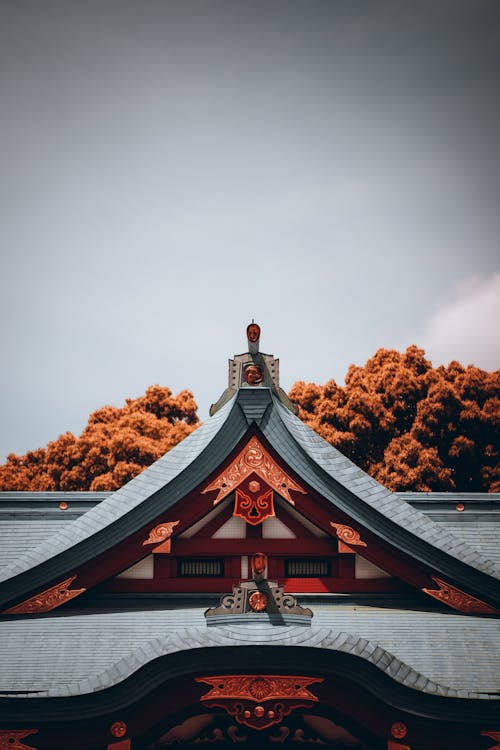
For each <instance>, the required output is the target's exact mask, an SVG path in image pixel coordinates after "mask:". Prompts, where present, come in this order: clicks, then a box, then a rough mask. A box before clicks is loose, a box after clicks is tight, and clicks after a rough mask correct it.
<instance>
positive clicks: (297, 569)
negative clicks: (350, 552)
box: [285, 558, 331, 578]
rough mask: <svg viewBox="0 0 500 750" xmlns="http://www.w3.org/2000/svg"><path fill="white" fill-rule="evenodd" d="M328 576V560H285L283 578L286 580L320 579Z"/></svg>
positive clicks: (329, 569) (329, 568)
mask: <svg viewBox="0 0 500 750" xmlns="http://www.w3.org/2000/svg"><path fill="white" fill-rule="evenodd" d="M330 575H331V566H330V560H318V559H313V560H307V559H305V558H302V559H301V558H299V559H297V560H285V576H287V577H288V578H320V577H324V576H330Z"/></svg>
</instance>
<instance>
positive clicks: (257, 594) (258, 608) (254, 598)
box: [248, 591, 268, 612]
mask: <svg viewBox="0 0 500 750" xmlns="http://www.w3.org/2000/svg"><path fill="white" fill-rule="evenodd" d="M248 603H249V605H250V609H253V611H254V612H264V611H265V609H266V607H267V604H268V600H267V596H266V595H265V594H263V593H262V591H254V592H253V594H250V596H249V597H248Z"/></svg>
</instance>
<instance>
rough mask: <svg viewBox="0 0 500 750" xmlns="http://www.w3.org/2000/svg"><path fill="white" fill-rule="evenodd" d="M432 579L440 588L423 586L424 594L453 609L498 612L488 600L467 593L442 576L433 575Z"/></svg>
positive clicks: (478, 612)
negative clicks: (487, 602) (443, 579)
mask: <svg viewBox="0 0 500 750" xmlns="http://www.w3.org/2000/svg"><path fill="white" fill-rule="evenodd" d="M432 580H433V581H435V582H436V583H437V585H438V586H439V588H438V589H428V588H423V589H422V591H423V592H424V594H429V596H432V597H434V599H438V601H441V602H444V604H448V606H450V607H453V609H458V610H459V611H460V612H476V613H477V614H491V615H494V614H498V613H499V611H498V609H495V608H494V607H491V606H490V605H489V604H486V602H482V601H481V600H480V599H476V597H475V596H471V595H470V594H466V593H465V592H464V591H461V590H460V589H457V588H456V587H455V586H452V585H451V584H449V583H446V581H442V580H441V578H436V577H435V576H432Z"/></svg>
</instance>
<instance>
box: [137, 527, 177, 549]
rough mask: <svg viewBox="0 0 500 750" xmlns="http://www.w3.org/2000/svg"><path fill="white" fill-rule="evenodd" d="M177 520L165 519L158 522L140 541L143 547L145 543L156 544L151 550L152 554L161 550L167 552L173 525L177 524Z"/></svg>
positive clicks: (169, 547)
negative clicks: (146, 536)
mask: <svg viewBox="0 0 500 750" xmlns="http://www.w3.org/2000/svg"><path fill="white" fill-rule="evenodd" d="M178 523H179V521H165V522H164V523H159V524H158V525H157V526H155V527H154V528H153V529H151V531H150V532H149V536H148V538H147V539H146V540H145V541H144V542H143V543H142V546H143V547H144V546H145V545H146V544H156V545H158V546H157V547H154V549H153V550H152V552H153V554H155V553H158V552H163V553H165V554H168V553H169V552H170V550H171V539H170V537H171V536H172V533H173V530H174V527H175V526H177V524H178Z"/></svg>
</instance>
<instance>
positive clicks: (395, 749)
mask: <svg viewBox="0 0 500 750" xmlns="http://www.w3.org/2000/svg"><path fill="white" fill-rule="evenodd" d="M387 750H411V747H410V746H409V745H401V743H400V742H394V741H393V740H388V742H387Z"/></svg>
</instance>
